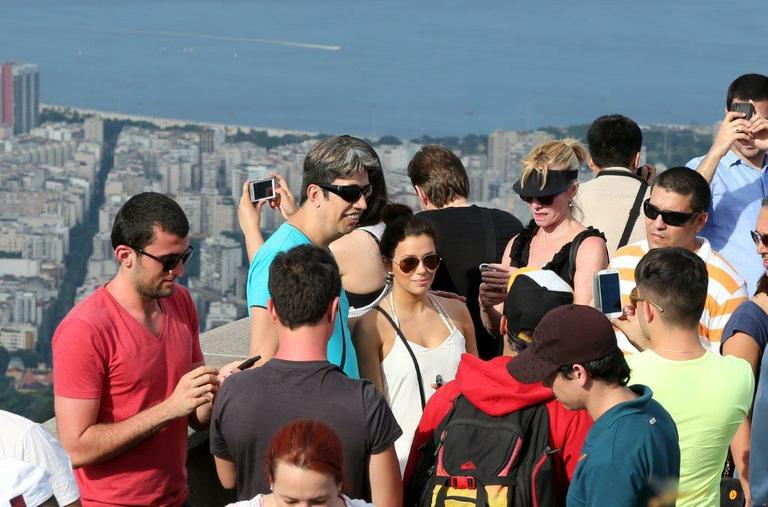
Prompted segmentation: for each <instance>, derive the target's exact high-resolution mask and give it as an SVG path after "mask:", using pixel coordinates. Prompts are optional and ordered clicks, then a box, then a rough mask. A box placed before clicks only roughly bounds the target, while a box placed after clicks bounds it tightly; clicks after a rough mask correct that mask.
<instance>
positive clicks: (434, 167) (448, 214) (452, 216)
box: [408, 144, 522, 359]
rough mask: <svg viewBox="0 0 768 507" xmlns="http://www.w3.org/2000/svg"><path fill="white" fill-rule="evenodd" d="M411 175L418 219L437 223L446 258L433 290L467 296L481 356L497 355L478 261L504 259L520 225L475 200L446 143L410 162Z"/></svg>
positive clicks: (440, 249) (429, 148) (439, 247)
mask: <svg viewBox="0 0 768 507" xmlns="http://www.w3.org/2000/svg"><path fill="white" fill-rule="evenodd" d="M408 177H409V178H410V179H411V184H412V185H413V187H414V189H415V190H416V195H417V196H418V198H419V204H420V206H421V209H422V210H423V211H422V212H421V213H419V217H420V218H423V219H425V220H427V221H429V222H430V223H432V225H433V226H434V227H435V230H436V231H437V251H438V252H440V256H441V257H442V258H443V262H442V263H441V264H440V267H439V268H438V269H437V273H436V274H435V281H434V282H433V283H432V289H434V290H441V291H446V292H453V293H455V294H459V295H461V296H464V297H465V298H466V303H467V308H468V309H469V313H470V315H471V316H472V323H473V324H474V327H475V337H476V340H477V349H478V353H479V355H480V357H481V358H482V359H491V358H492V357H496V356H498V355H499V353H500V351H501V347H500V343H499V341H498V340H496V339H495V338H494V337H492V336H491V335H490V334H489V333H488V331H486V329H485V327H484V326H483V323H482V320H481V318H480V306H479V303H478V300H477V296H478V288H479V286H480V271H479V265H480V264H481V263H495V262H501V256H502V254H503V253H504V248H505V247H506V246H507V242H509V240H510V239H511V238H512V237H514V236H515V235H516V234H517V233H518V232H520V230H521V229H522V225H521V224H520V221H519V220H518V219H517V218H515V217H514V216H513V215H511V214H510V213H507V212H506V211H502V210H498V209H493V208H483V207H480V206H477V205H475V204H471V203H470V202H469V201H468V199H469V177H468V176H467V171H466V170H465V169H464V165H463V164H462V163H461V160H460V159H459V157H457V156H456V155H455V154H454V153H453V152H451V151H450V150H449V149H447V148H444V147H443V146H438V145H434V144H433V145H427V146H424V147H422V148H421V149H420V150H419V151H418V152H417V153H416V155H414V157H413V159H411V161H410V163H409V164H408Z"/></svg>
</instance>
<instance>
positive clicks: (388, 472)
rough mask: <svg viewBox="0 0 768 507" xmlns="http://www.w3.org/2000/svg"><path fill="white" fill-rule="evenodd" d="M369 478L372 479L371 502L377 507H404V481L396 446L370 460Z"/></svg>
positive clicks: (373, 455) (372, 456) (373, 456)
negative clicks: (401, 477) (401, 475)
mask: <svg viewBox="0 0 768 507" xmlns="http://www.w3.org/2000/svg"><path fill="white" fill-rule="evenodd" d="M368 476H369V477H370V478H371V479H370V480H371V501H372V503H373V505H375V506H376V507H402V505H403V481H402V480H401V479H400V464H399V463H398V461H397V454H396V453H395V445H394V444H392V445H391V446H389V447H388V448H387V449H386V450H385V451H383V452H380V453H378V454H371V456H370V457H369V458H368Z"/></svg>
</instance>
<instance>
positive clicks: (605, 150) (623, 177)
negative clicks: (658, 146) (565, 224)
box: [576, 114, 655, 256]
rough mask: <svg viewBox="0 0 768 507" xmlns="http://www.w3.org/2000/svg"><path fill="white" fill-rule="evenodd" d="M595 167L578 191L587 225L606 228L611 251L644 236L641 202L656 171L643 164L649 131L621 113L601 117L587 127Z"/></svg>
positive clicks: (647, 195)
mask: <svg viewBox="0 0 768 507" xmlns="http://www.w3.org/2000/svg"><path fill="white" fill-rule="evenodd" d="M587 143H588V145H589V159H588V164H589V168H590V169H591V170H592V172H593V173H594V174H595V178H594V179H592V180H591V181H588V182H586V183H582V184H581V185H579V190H578V193H577V194H576V199H577V202H578V203H579V207H580V208H581V211H582V215H583V220H582V221H581V222H582V223H583V224H584V225H585V226H590V225H591V226H592V227H594V228H596V229H598V230H600V231H602V232H603V233H604V234H605V242H606V247H607V248H608V255H609V256H612V255H613V253H614V252H615V251H616V250H617V249H618V248H621V247H623V246H624V245H627V244H629V243H634V242H635V241H640V240H642V239H643V234H644V229H643V219H642V218H641V216H640V215H641V206H642V203H643V200H644V199H647V198H648V197H649V195H650V188H649V184H650V183H651V180H652V179H653V176H654V175H655V172H654V170H653V168H652V167H650V166H643V167H640V151H641V150H642V147H643V133H642V131H641V130H640V127H638V125H637V123H635V122H634V121H632V120H631V119H629V118H627V117H626V116H622V115H620V114H612V115H607V116H601V117H599V118H597V119H596V120H595V121H594V122H592V125H591V126H590V127H589V131H588V132H587Z"/></svg>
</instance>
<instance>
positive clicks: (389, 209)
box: [379, 203, 437, 259]
mask: <svg viewBox="0 0 768 507" xmlns="http://www.w3.org/2000/svg"><path fill="white" fill-rule="evenodd" d="M382 218H383V220H384V223H386V224H387V228H386V229H384V234H382V236H381V242H379V250H380V251H381V255H382V256H384V257H386V258H387V259H391V258H392V256H393V255H394V254H395V248H397V245H399V244H400V242H401V241H403V240H404V239H405V238H407V237H408V236H421V235H422V234H424V235H427V236H429V237H430V238H432V241H434V242H435V244H437V234H436V233H435V228H434V227H433V226H432V224H431V223H429V222H427V221H426V220H424V219H422V218H419V217H417V216H415V215H414V214H413V211H412V210H411V208H409V207H408V206H406V205H404V204H397V203H392V204H387V206H385V207H384V210H383V213H382Z"/></svg>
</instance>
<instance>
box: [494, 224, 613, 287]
mask: <svg viewBox="0 0 768 507" xmlns="http://www.w3.org/2000/svg"><path fill="white" fill-rule="evenodd" d="M538 230H539V226H538V225H536V222H535V221H534V220H531V221H530V222H529V223H528V225H527V226H526V227H525V228H524V229H523V230H522V231H520V234H518V235H517V237H516V238H515V242H514V243H513V244H512V249H511V251H510V252H509V257H510V260H511V263H510V265H511V266H512V267H513V268H522V267H525V266H527V265H528V257H529V256H530V253H531V252H530V250H531V240H532V239H533V236H534V235H535V234H536V232H537V231H538ZM592 236H597V237H600V238H603V241H605V235H604V234H603V233H602V232H600V231H599V230H597V229H595V228H594V227H587V228H586V229H585V230H583V231H581V232H580V233H578V234H577V235H576V237H575V238H573V239H572V240H571V241H570V242H568V243H566V244H565V245H563V247H562V248H561V249H560V250H559V251H558V252H557V253H556V254H555V256H554V257H552V260H550V261H549V262H548V263H546V264H545V265H544V266H542V268H541V269H548V270H550V271H554V272H555V273H557V274H558V276H559V277H560V278H562V279H563V280H565V282H566V283H567V284H568V285H570V286H571V287H573V275H574V273H573V272H572V271H575V270H576V263H575V259H576V252H574V254H573V259H574V260H573V262H571V248H575V249H576V251H578V249H579V246H581V242H582V241H584V240H585V239H587V238H590V237H592ZM571 264H573V266H571Z"/></svg>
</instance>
